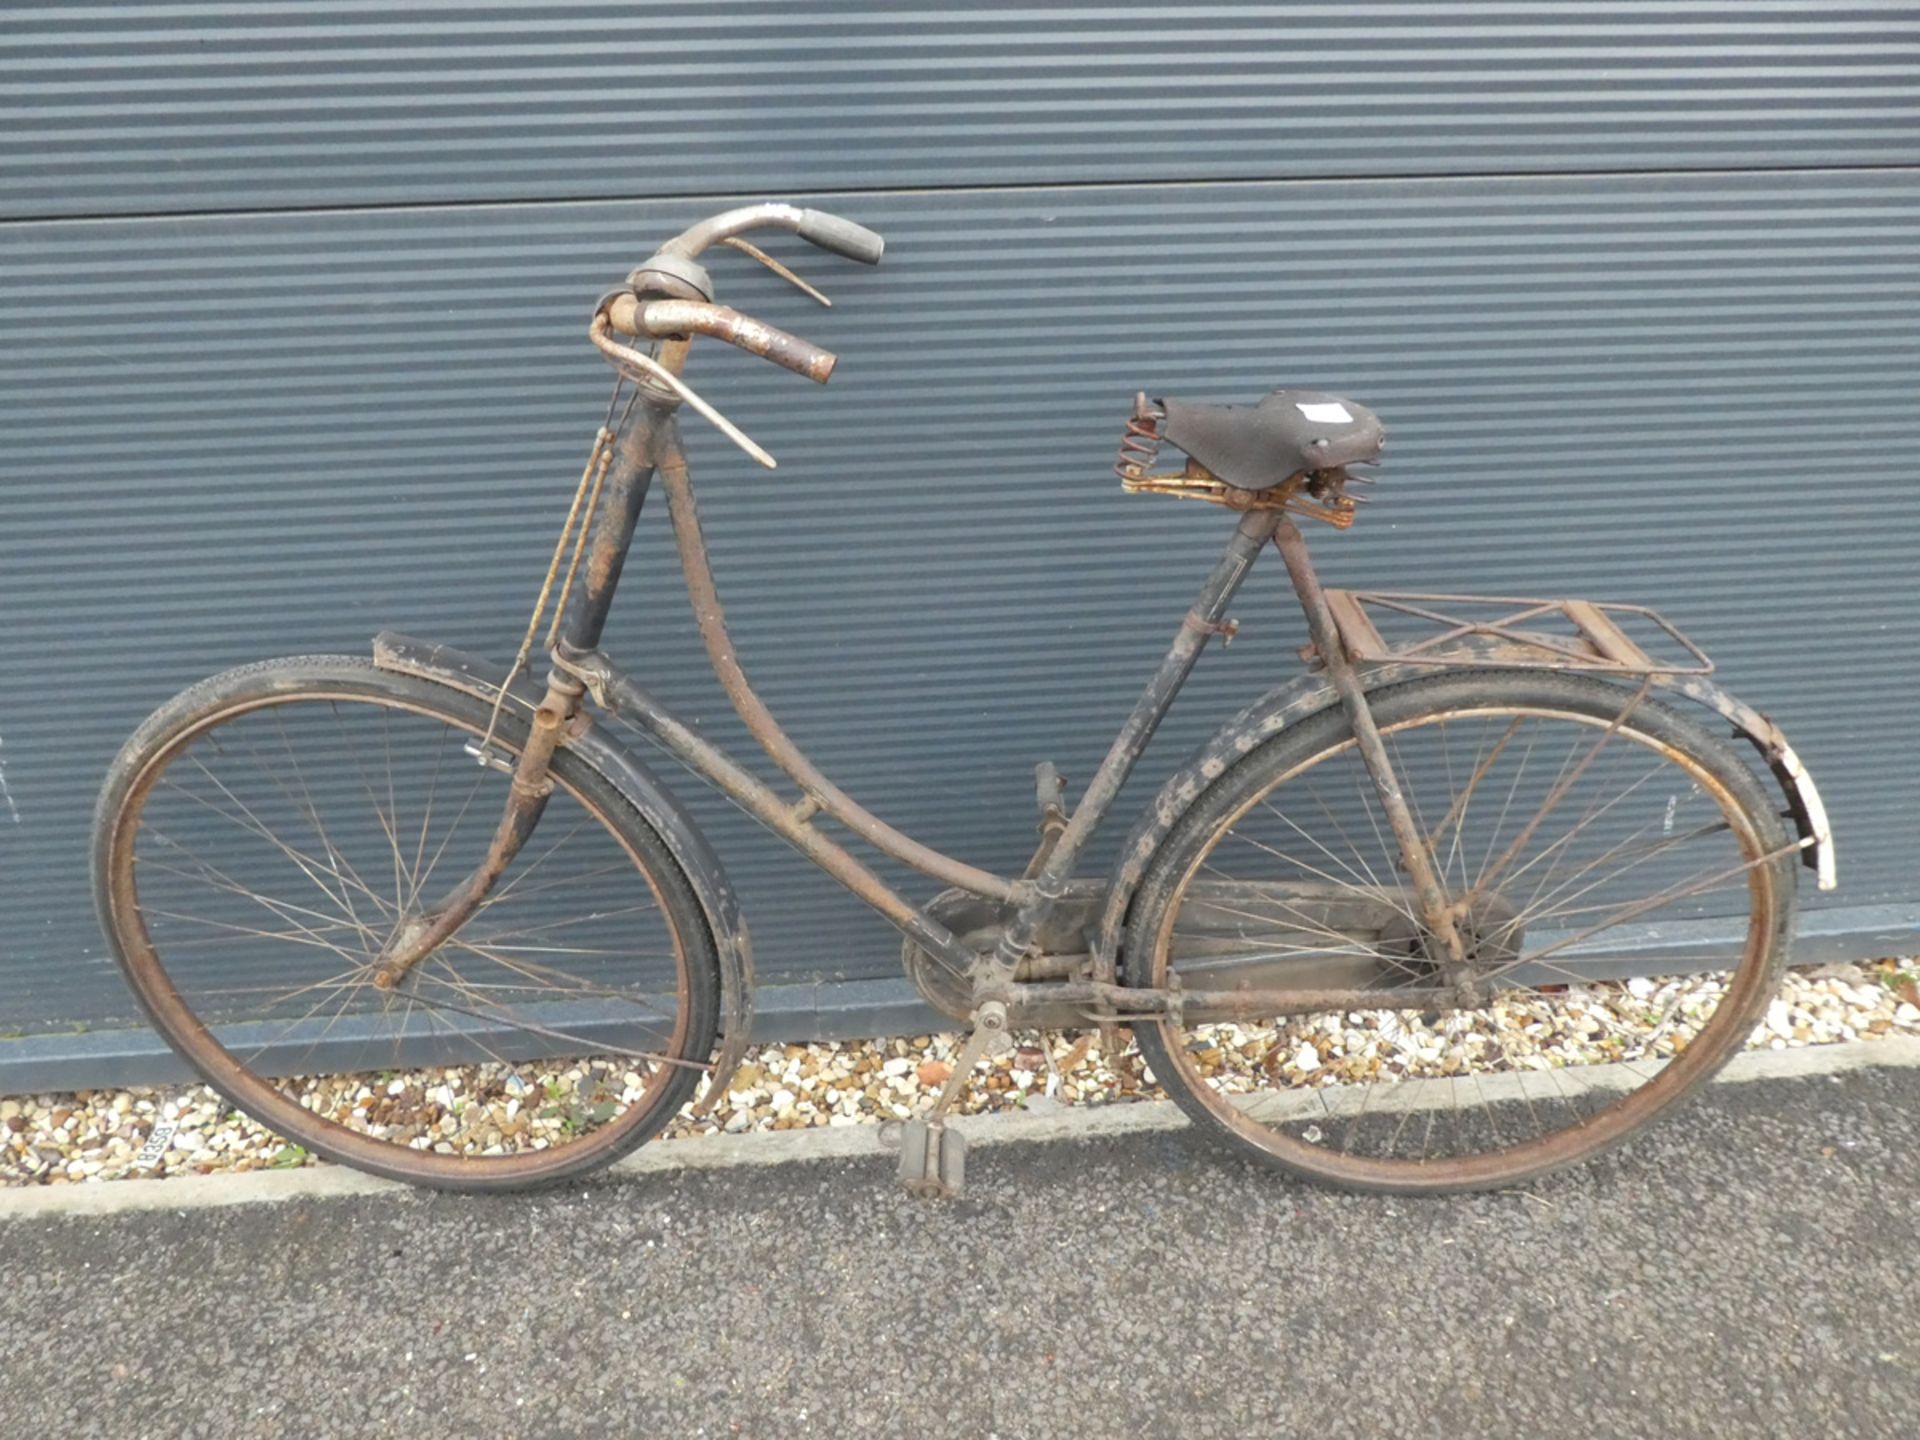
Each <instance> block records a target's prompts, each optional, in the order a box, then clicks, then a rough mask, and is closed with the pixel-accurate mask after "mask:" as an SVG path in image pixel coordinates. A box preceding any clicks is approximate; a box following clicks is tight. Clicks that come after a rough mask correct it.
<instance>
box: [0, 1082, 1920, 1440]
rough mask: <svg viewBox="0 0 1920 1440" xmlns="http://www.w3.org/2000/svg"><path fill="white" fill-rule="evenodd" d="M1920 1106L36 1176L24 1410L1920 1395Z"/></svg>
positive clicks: (1456, 1407) (104, 1417) (1826, 1427)
mask: <svg viewBox="0 0 1920 1440" xmlns="http://www.w3.org/2000/svg"><path fill="white" fill-rule="evenodd" d="M1917 1117H1920V1069H1915V1068H1901V1069H1866V1070H1857V1071H1853V1072H1851V1073H1845V1074H1837V1075H1831V1076H1826V1075H1821V1076H1813V1077H1809V1078H1804V1079H1793V1080H1765V1081H1755V1082H1751V1083H1745V1084H1739V1085H1723V1086H1716V1087H1714V1088H1713V1089H1712V1090H1711V1091H1710V1092H1709V1094H1708V1095H1707V1097H1706V1098H1705V1099H1704V1100H1703V1101H1701V1102H1699V1103H1696V1104H1695V1105H1693V1106H1692V1107H1691V1108H1689V1109H1688V1110H1686V1111H1685V1112H1684V1113H1683V1114H1682V1115H1680V1116H1677V1117H1675V1118H1673V1119H1671V1120H1669V1121H1668V1122H1667V1123H1666V1124H1664V1125H1663V1126H1661V1127H1660V1128H1658V1129H1657V1130H1656V1131H1654V1132H1653V1133H1652V1134H1650V1135H1648V1136H1646V1137H1644V1138H1643V1139H1642V1140H1640V1141H1639V1142H1637V1143H1635V1144H1633V1145H1631V1146H1629V1147H1628V1148H1626V1149H1625V1150H1623V1151H1620V1152H1617V1153H1616V1154H1615V1155H1613V1156H1611V1157H1609V1158H1607V1159H1604V1160H1602V1161H1600V1162H1598V1163H1596V1164H1593V1165H1590V1166H1588V1167H1585V1168H1582V1169H1578V1170H1575V1171H1572V1172H1569V1173H1567V1174H1564V1175H1562V1176H1559V1177H1556V1178H1554V1179H1552V1180H1550V1181H1547V1182H1543V1183H1540V1184H1537V1185H1534V1186H1532V1187H1530V1188H1529V1189H1527V1190H1526V1191H1524V1192H1508V1193H1501V1194H1494V1195H1479V1196H1467V1197H1458V1198H1453V1199H1446V1200H1438V1201H1410V1200H1396V1199H1379V1198H1366V1197H1360V1196H1348V1195H1340V1194H1334V1193H1331V1192H1327V1191H1322V1190H1316V1189H1312V1188H1309V1187H1306V1186H1303V1185H1299V1184H1295V1183H1291V1182H1289V1181H1288V1180H1286V1179H1284V1178H1280V1177H1276V1176H1274V1175H1272V1174H1270V1173H1267V1172H1265V1171H1261V1170H1257V1169H1255V1168H1253V1167H1251V1166H1249V1165H1247V1164H1245V1163H1243V1162H1241V1161H1239V1160H1237V1159H1234V1158H1232V1157H1230V1156H1227V1155H1225V1154H1224V1153H1222V1152H1220V1151H1218V1150H1216V1149H1214V1148H1213V1147H1212V1146H1211V1145H1209V1144H1207V1143H1205V1142H1203V1141H1202V1140H1201V1139H1200V1138H1199V1137H1198V1136H1196V1135H1194V1134H1193V1133H1191V1132H1188V1131H1170V1132H1159V1133H1153V1132H1148V1133H1140V1134H1132V1135H1124V1136H1115V1137H1108V1138H1101V1139H1095V1140H1072V1141H1059V1142H1050V1143H1043V1144H1042V1143H1028V1144H1007V1145H994V1146H988V1147H979V1148H976V1149H975V1150H974V1152H973V1153H972V1154H971V1155H969V1157H968V1160H969V1164H968V1178H969V1193H968V1195H967V1196H966V1198H964V1199H962V1200H960V1201H958V1202H955V1203H951V1204H947V1205H938V1204H928V1203H924V1202H916V1201H912V1200H910V1199H908V1198H907V1197H906V1196H904V1195H903V1194H901V1193H899V1192H897V1191H896V1190H895V1189H893V1188H892V1187H891V1185H890V1184H889V1183H888V1179H889V1177H888V1174H887V1167H886V1164H885V1162H884V1161H883V1160H880V1159H878V1158H873V1157H868V1158H862V1159H857V1160H849V1159H836V1160H829V1161H821V1162H815V1163H789V1164H781V1165H775V1166H762V1165H755V1166H747V1167H742V1168H730V1169H721V1170H701V1171H678V1172H676V1171H668V1172H656V1173H652V1174H644V1175H637V1176H629V1177H619V1178H608V1179H605V1180H602V1181H600V1182H598V1183H596V1184H593V1185H590V1186H587V1187H584V1188H577V1189H573V1190H569V1191H564V1192H560V1193H557V1194H549V1195H544V1196H538V1197H531V1198H511V1199H493V1200H475V1199H458V1198H451V1197H446V1196H425V1195H415V1194H411V1193H408V1194H373V1195H351V1196H343V1197H330V1198H326V1197H320V1198H316V1197H308V1198H303V1199H298V1200H292V1201H285V1202H281V1203H276V1204H246V1205H239V1206H233V1207H230V1208H221V1209H196V1210H191V1211H185V1212H182V1211H171V1210H157V1211H156V1210H148V1211H140V1212H136V1213H128V1214H120V1215H109V1216H66V1217H54V1218H39V1219H15V1220H12V1221H8V1222H7V1223H5V1224H0V1363H3V1364H4V1391H3V1392H0V1432H4V1433H6V1434H10V1435H23V1436H24V1435H50V1436H61V1437H83V1436H176V1435H189V1436H209V1437H213V1436H218V1437H223V1440H224V1437H229V1436H256V1435H258V1436H299V1437H309V1436H312V1437H322V1436H349V1435H352V1436H359V1435H382V1436H391V1435H400V1436H405V1437H409V1440H425V1437H438V1436H460V1437H477V1436H527V1437H565V1436H597V1435H621V1436H627V1435H631V1436H673V1437H682V1436H732V1435H744V1436H766V1437H796V1436H809V1435H820V1436H869V1435H872V1436H909V1437H919V1436H931V1435H940V1436H945V1437H983V1436H997V1437H1000V1440H1026V1437H1050V1436H1073V1437H1082V1440H1084V1437H1106V1436H1116V1437H1126V1440H1157V1437H1172V1436H1218V1435H1237V1434H1254V1433H1258V1434H1260V1435H1262V1436H1267V1437H1291V1436H1311V1437H1315V1440H1336V1437H1344V1436H1355V1437H1375V1436H1391V1437H1395V1440H1419V1437H1426V1436H1436V1437H1446V1440H1466V1437H1504V1436H1514V1437H1522V1436H1524V1437H1542V1436H1551V1437H1555V1440H1568V1437H1584V1436H1595V1437H1608V1440H1614V1437H1641V1436H1647V1437H1652V1436H1661V1437H1667V1436H1713V1437H1716V1440H1733V1437H1743V1436H1766V1437H1769V1440H1779V1437H1811V1436H1820V1437H1826V1436H1911V1435H1914V1434H1915V1433H1916V1432H1917V1431H1920V1286H1916V1282H1915V1277H1914V1258H1915V1252H1916V1240H1920V1225H1917V1224H1916V1220H1920V1199H1916V1195H1917V1194H1920V1190H1917V1188H1916V1181H1920V1155H1917V1154H1916V1147H1915V1143H1914V1142H1915V1138H1916V1134H1917V1133H1920V1118H1917ZM123 1183H127V1184H148V1183H155V1182H123ZM159 1183H166V1182H159Z"/></svg>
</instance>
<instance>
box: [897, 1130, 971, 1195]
mask: <svg viewBox="0 0 1920 1440" xmlns="http://www.w3.org/2000/svg"><path fill="white" fill-rule="evenodd" d="M899 1173H900V1183H901V1184H902V1185H904V1186H905V1187H906V1190H907V1193H908V1194H909V1195H911V1196H913V1197H914V1198H915V1199H916V1200H957V1199H959V1198H960V1192H961V1190H963V1189H964V1188H965V1187H966V1183H967V1140H966V1137H965V1136H964V1135H962V1134H961V1133H960V1132H959V1131H958V1130H950V1129H948V1128H947V1127H946V1126H945V1125H929V1124H928V1123H927V1122H926V1121H925V1120H909V1121H907V1123H906V1124H905V1125H904V1126H902V1127H901V1131H900V1172H899Z"/></svg>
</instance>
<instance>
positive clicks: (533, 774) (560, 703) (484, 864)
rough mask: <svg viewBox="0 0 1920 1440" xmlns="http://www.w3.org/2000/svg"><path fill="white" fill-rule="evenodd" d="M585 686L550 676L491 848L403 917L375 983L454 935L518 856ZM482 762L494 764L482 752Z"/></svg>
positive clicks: (542, 804) (384, 985)
mask: <svg viewBox="0 0 1920 1440" xmlns="http://www.w3.org/2000/svg"><path fill="white" fill-rule="evenodd" d="M584 692H585V687H584V686H582V685H581V684H580V682H579V681H577V680H575V679H574V678H573V677H572V676H570V675H564V674H561V673H560V672H558V671H556V672H554V673H553V674H551V675H549V676H548V677H547V693H546V696H545V697H544V698H543V699H542V700H541V702H540V705H539V708H537V709H536V710H535V711H534V712H533V720H532V723H531V728H530V729H529V731H528V733H527V743H526V747H525V748H524V749H523V750H521V752H520V758H519V759H518V760H516V761H515V762H514V765H513V781H512V784H511V785H510V786H509V787H508V791H507V803H506V806H505V808H504V809H503V810H502V811H501V813H500V823H499V824H498V825H496V826H495V827H494V831H493V839H492V841H491V842H489V844H488V845H487V853H486V856H485V858H484V859H482V860H481V862H480V864H479V865H478V866H476V867H475V868H474V870H473V872H472V873H471V874H469V875H468V876H467V877H466V879H464V880H462V881H461V882H460V883H459V884H458V885H456V886H454V887H453V889H451V890H449V891H448V892H447V893H446V894H445V895H444V896H442V897H441V898H440V900H438V901H437V902H435V903H434V904H432V905H430V906H428V907H427V908H426V909H425V910H423V911H421V912H420V913H419V914H417V915H408V916H404V917H402V919H401V921H400V924H399V925H398V926H397V927H396V928H395V930H394V932H393V936H392V938H391V939H389V940H388V941H387V945H386V948H385V949H384V950H383V951H382V952H381V954H380V958H379V959H378V960H376V961H375V962H374V970H373V985H374V988H375V989H377V990H391V989H393V988H394V987H395V986H397V985H398V984H399V983H400V982H401V980H403V979H405V978H406V975H407V972H408V971H410V970H412V969H413V967H414V966H416V965H418V964H419V963H420V962H421V961H422V960H424V959H426V958H427V956H429V955H431V954H432V953H433V952H434V951H435V950H437V949H438V948H439V947H440V946H441V945H442V944H444V943H445V942H446V941H447V940H448V939H450V938H451V937H452V936H453V935H454V933H455V932H456V931H458V930H459V929H460V927H461V926H462V925H465V924H466V923H467V921H468V920H470V919H472V918H473V912H474V911H476V910H478V909H479V908H480V904H481V902H482V901H484V900H485V899H486V898H487V895H488V894H489V892H491V891H492V889H493V887H494V886H495V885H496V884H497V883H499V880H500V877H501V876H502V875H504V874H506V872H507V867H508V866H509V865H511V864H513V860H514V857H515V856H516V855H518V854H519V853H520V849H521V847H522V846H523V845H525V844H526V843H527V838H528V837H529V836H531V835H532V834H533V830H534V827H535V826H536V825H538V824H539V823H540V816H541V815H542V814H543V813H544V812H545V811H546V808H547V799H548V797H549V796H551V795H552V794H553V777H552V775H551V773H550V772H551V770H552V767H553V752H554V751H555V750H557V749H559V747H560V739H561V737H562V736H563V735H565V734H566V730H567V724H568V722H569V721H571V720H572V719H573V717H574V714H575V713H576V712H577V711H578V710H579V708H580V697H581V695H582V694H583V693H584ZM479 760H480V763H481V764H483V765H485V764H490V763H492V762H491V761H490V760H489V758H488V757H487V756H486V755H484V754H482V755H480V757H479Z"/></svg>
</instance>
